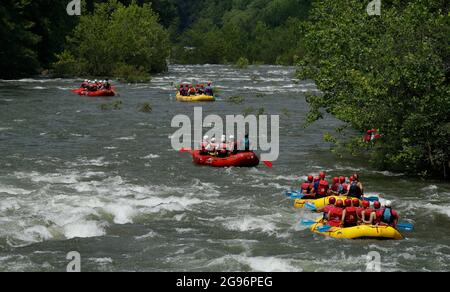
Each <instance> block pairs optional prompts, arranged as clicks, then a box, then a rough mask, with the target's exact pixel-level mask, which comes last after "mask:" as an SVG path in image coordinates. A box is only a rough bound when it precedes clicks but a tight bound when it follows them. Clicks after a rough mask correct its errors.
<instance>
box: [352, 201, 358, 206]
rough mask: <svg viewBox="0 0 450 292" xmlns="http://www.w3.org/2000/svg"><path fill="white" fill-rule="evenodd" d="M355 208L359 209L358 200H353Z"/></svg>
mask: <svg viewBox="0 0 450 292" xmlns="http://www.w3.org/2000/svg"><path fill="white" fill-rule="evenodd" d="M352 203H353V207H359V200H358V199H353V202H352Z"/></svg>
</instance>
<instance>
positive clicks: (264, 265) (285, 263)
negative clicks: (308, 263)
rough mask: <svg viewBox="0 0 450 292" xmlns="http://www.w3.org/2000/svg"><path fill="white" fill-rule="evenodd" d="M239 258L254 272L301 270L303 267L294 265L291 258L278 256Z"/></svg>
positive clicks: (238, 258)
mask: <svg viewBox="0 0 450 292" xmlns="http://www.w3.org/2000/svg"><path fill="white" fill-rule="evenodd" d="M237 260H238V261H239V262H241V263H243V264H245V265H248V266H249V267H250V268H251V269H252V271H254V272H265V273H274V272H301V271H302V269H301V268H299V267H294V266H293V265H292V263H291V260H287V259H280V258H276V257H248V256H238V257H237Z"/></svg>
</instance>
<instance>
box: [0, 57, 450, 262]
mask: <svg viewBox="0 0 450 292" xmlns="http://www.w3.org/2000/svg"><path fill="white" fill-rule="evenodd" d="M186 79H187V80H206V79H207V80H213V81H214V83H215V85H216V86H219V87H220V88H221V90H220V95H221V96H222V97H228V96H231V95H242V96H244V97H245V102H244V103H243V104H240V105H238V104H233V103H229V102H226V101H225V100H223V99H222V100H219V101H217V102H216V103H211V104H200V105H201V106H202V107H203V111H204V115H207V114H219V115H221V116H224V115H226V114H240V113H243V112H244V111H250V110H249V109H248V108H253V110H254V112H256V111H258V109H260V108H262V107H263V108H264V109H265V111H266V112H267V113H270V114H280V119H281V130H280V131H281V133H280V135H281V136H280V138H281V154H280V158H279V160H278V161H277V162H276V163H275V167H274V168H273V169H268V168H266V167H265V166H263V165H262V166H260V167H258V168H253V169H211V168H203V167H197V166H194V165H193V164H192V162H191V158H190V157H189V155H188V154H180V153H177V152H176V151H174V150H172V149H171V146H170V140H169V137H170V136H171V135H172V134H173V133H174V131H175V130H176V129H174V128H171V127H170V124H171V119H172V118H173V116H175V115H177V114H187V115H189V116H192V115H193V108H194V107H195V106H199V104H190V103H179V102H177V101H176V100H175V98H174V89H173V85H172V83H173V82H179V81H183V80H186ZM78 83H79V80H69V79H64V80H62V79H52V80H38V79H23V80H14V81H0V110H1V115H0V150H1V156H0V271H16V270H19V271H64V270H65V269H66V265H67V264H68V261H67V260H66V255H67V253H68V252H70V251H78V252H79V253H80V254H81V258H82V270H83V271H136V270H137V271H334V270H339V271H358V270H365V268H366V255H367V253H368V252H370V251H377V252H379V253H380V254H381V256H382V268H383V270H388V271H389V270H402V271H424V270H434V271H435V270H439V271H442V270H445V271H448V270H449V269H450V247H449V245H450V237H449V235H448V234H449V233H448V230H449V227H450V218H449V217H450V197H449V195H450V185H449V184H443V183H439V182H425V181H420V180H416V179H410V178H408V177H406V176H403V175H402V174H393V173H389V172H379V171H376V170H374V169H372V168H370V167H369V166H368V165H367V163H366V162H365V161H364V160H362V159H351V160H339V159H337V158H336V157H335V156H333V155H332V154H330V151H329V147H330V145H328V144H327V143H325V142H323V139H322V138H323V134H324V133H325V132H326V131H331V130H332V129H333V128H334V127H336V126H337V125H339V122H338V121H336V120H334V119H332V118H330V117H328V118H326V119H325V120H322V121H319V122H318V123H316V124H314V126H313V127H311V128H308V129H303V127H302V123H303V122H304V120H305V118H306V114H307V111H308V106H307V104H306V102H305V99H304V94H305V93H306V92H314V91H315V90H316V89H315V86H314V84H313V83H311V82H306V81H305V82H296V81H295V79H294V69H293V68H286V67H277V66H260V67H251V68H250V69H247V70H235V69H233V68H231V67H226V66H190V67H185V66H171V67H170V71H169V72H168V73H167V74H164V75H160V76H156V77H155V78H154V79H153V80H152V82H150V83H148V84H139V85H125V84H118V86H117V87H118V88H117V89H118V91H119V93H120V97H116V98H112V99H102V98H86V97H79V96H77V95H74V94H72V93H70V91H69V89H72V88H75V87H77V85H78ZM257 93H259V94H257ZM119 99H120V100H122V101H123V108H122V110H117V111H103V110H101V109H100V105H101V104H103V103H108V102H112V101H115V100H119ZM145 102H150V103H151V104H152V106H153V112H152V113H150V114H147V113H140V112H139V111H138V109H139V107H140V105H142V104H143V103H145ZM320 170H326V171H327V172H328V173H329V175H332V176H334V175H350V174H352V173H353V172H355V171H357V172H359V173H360V174H361V176H362V178H363V180H364V182H365V186H366V189H367V190H368V191H369V193H371V194H372V193H373V194H378V193H381V194H383V196H384V197H386V198H389V199H392V200H394V201H395V204H396V208H397V209H399V211H400V214H401V216H402V219H403V221H405V220H409V221H410V222H413V223H415V226H416V229H415V231H414V232H411V233H405V236H406V239H405V240H403V241H397V242H390V241H371V240H369V241H348V240H331V239H326V238H322V237H319V236H316V235H313V234H311V232H310V231H309V230H306V229H305V228H304V227H302V226H299V225H298V222H299V220H300V219H302V218H315V215H313V214H310V213H307V212H304V211H299V210H294V208H293V204H292V202H291V201H289V200H287V199H286V198H285V197H284V196H283V191H284V190H286V189H291V188H295V187H298V184H299V181H300V180H301V179H303V178H304V177H305V176H306V175H308V174H309V173H317V172H319V171H320Z"/></svg>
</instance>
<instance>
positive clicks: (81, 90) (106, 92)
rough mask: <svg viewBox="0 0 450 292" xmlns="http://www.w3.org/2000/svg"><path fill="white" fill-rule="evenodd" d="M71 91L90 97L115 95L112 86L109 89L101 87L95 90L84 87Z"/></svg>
mask: <svg viewBox="0 0 450 292" xmlns="http://www.w3.org/2000/svg"><path fill="white" fill-rule="evenodd" d="M72 92H73V93H76V94H78V95H83V96H91V97H99V96H115V95H116V92H115V91H114V87H113V88H112V89H110V90H106V89H101V90H97V91H87V90H86V89H84V88H79V89H74V90H72Z"/></svg>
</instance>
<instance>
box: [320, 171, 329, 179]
mask: <svg viewBox="0 0 450 292" xmlns="http://www.w3.org/2000/svg"><path fill="white" fill-rule="evenodd" d="M319 176H320V178H321V179H325V178H326V177H327V174H326V173H325V172H324V171H321V172H320V175H319Z"/></svg>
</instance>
